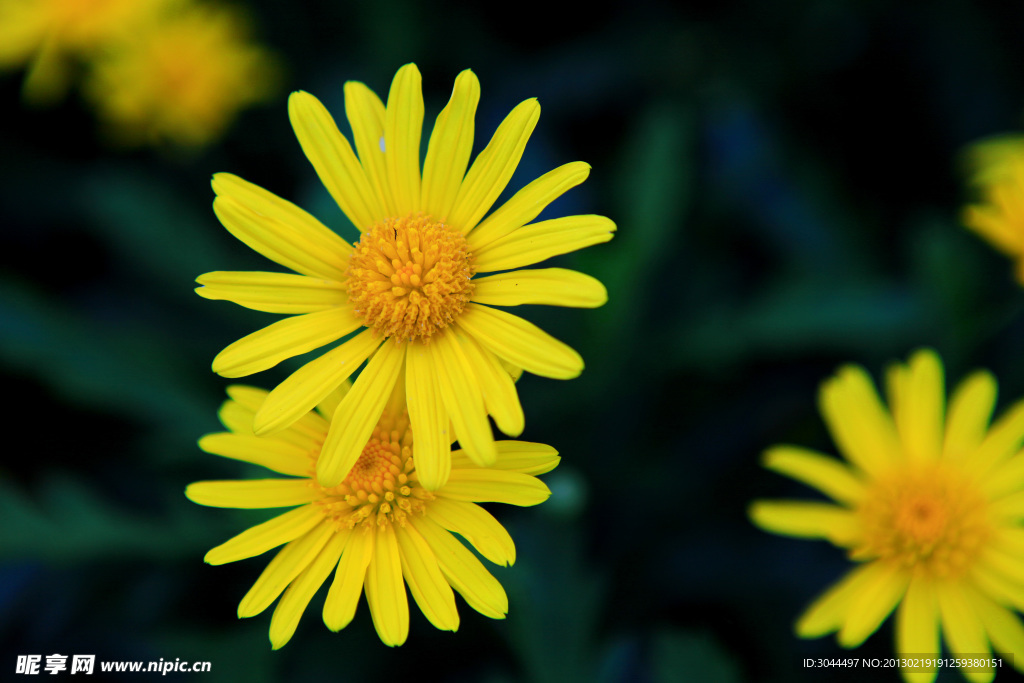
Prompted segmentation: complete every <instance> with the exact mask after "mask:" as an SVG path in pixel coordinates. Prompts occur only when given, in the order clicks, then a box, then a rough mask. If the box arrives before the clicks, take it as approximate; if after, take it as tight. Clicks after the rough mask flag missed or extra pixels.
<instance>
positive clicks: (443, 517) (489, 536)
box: [427, 497, 516, 565]
mask: <svg viewBox="0 0 1024 683" xmlns="http://www.w3.org/2000/svg"><path fill="white" fill-rule="evenodd" d="M427 514H428V515H430V519H432V520H434V521H435V522H437V523H438V524H440V525H441V526H443V527H444V528H445V529H448V530H449V531H454V532H455V533H457V534H459V535H460V536H462V537H463V538H465V539H466V540H467V541H469V542H470V543H472V544H473V547H474V548H476V550H477V552H478V553H480V554H481V555H483V556H484V557H486V558H487V559H488V560H490V561H491V562H493V563H494V564H499V565H511V564H513V563H514V562H515V561H516V546H515V543H513V541H512V537H511V536H509V535H508V531H506V530H505V527H503V526H502V525H501V524H500V523H499V522H498V520H496V519H494V517H493V516H491V513H489V512H487V511H486V510H484V509H483V508H482V507H480V506H479V505H474V504H473V503H465V502H462V501H456V500H449V499H447V498H441V497H439V498H436V499H435V500H432V501H430V507H429V509H428V510H427Z"/></svg>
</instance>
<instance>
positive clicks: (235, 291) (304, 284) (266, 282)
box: [196, 270, 348, 314]
mask: <svg viewBox="0 0 1024 683" xmlns="http://www.w3.org/2000/svg"><path fill="white" fill-rule="evenodd" d="M196 282H198V283H199V284H200V285H202V286H201V287H197V288H196V294H198V295H199V296H201V297H203V298H204V299H214V300H222V301H230V302H232V303H236V304H238V305H239V306H245V307H246V308H251V309H253V310H255V311H263V312H265V313H288V314H296V313H312V312H314V311H324V310H327V309H328V308H335V307H338V306H341V305H343V304H344V303H345V302H346V301H347V300H348V295H347V294H346V292H345V287H344V286H343V285H342V284H341V283H340V282H336V281H334V280H325V279H323V278H313V277H307V276H305V275H293V274H291V273H257V272H235V271H223V270H219V271H215V272H212V273H206V274H205V275H200V276H199V277H198V278H196Z"/></svg>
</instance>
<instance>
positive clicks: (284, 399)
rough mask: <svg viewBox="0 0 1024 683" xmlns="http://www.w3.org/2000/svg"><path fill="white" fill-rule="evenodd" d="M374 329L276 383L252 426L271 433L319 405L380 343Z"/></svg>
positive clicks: (362, 333)
mask: <svg viewBox="0 0 1024 683" xmlns="http://www.w3.org/2000/svg"><path fill="white" fill-rule="evenodd" d="M380 341H381V340H380V337H379V336H377V335H376V334H375V333H374V331H373V330H363V331H362V332H360V333H359V334H357V335H356V336H355V337H353V338H352V339H349V340H348V341H346V342H345V343H343V344H341V345H340V346H339V347H337V348H336V349H332V350H331V351H328V352H327V353H325V354H324V355H322V356H320V357H319V358H316V359H314V360H311V361H310V362H308V363H306V364H305V365H303V366H302V367H301V368H299V369H298V370H296V371H295V372H293V373H292V374H291V375H289V376H288V377H287V379H285V380H284V381H283V382H281V383H280V384H278V385H277V386H276V387H275V388H274V390H273V391H271V392H270V394H269V395H268V396H267V400H266V401H265V402H264V403H263V406H262V407H261V408H260V409H259V411H257V413H256V416H255V419H254V422H253V429H254V430H255V432H256V434H259V435H264V434H270V433H272V432H275V431H277V430H280V429H284V428H285V427H288V426H289V425H290V424H292V423H293V422H294V421H295V420H297V419H299V418H300V417H302V416H303V415H305V414H306V413H308V412H309V411H310V410H312V408H313V407H314V406H315V405H316V404H318V403H319V402H320V401H321V400H323V398H324V397H325V396H327V395H328V394H329V393H331V392H332V391H334V389H336V388H337V387H338V385H340V384H341V383H342V382H344V381H345V380H346V379H348V377H349V376H350V375H351V374H352V373H353V372H355V371H356V369H358V368H359V366H360V365H361V364H362V363H363V361H364V360H366V359H367V358H369V357H370V355H371V354H373V352H374V351H375V350H376V349H377V347H379V346H380Z"/></svg>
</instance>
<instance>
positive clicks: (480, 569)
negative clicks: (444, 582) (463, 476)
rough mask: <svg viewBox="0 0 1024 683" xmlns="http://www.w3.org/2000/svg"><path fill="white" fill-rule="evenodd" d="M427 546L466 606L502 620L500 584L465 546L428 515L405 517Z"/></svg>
mask: <svg viewBox="0 0 1024 683" xmlns="http://www.w3.org/2000/svg"><path fill="white" fill-rule="evenodd" d="M409 524H411V525H412V526H414V527H415V528H416V530H417V531H419V532H420V534H421V535H422V536H423V539H424V540H425V541H426V542H427V543H428V544H429V545H430V549H431V550H432V551H433V553H434V556H435V557H436V558H437V564H438V566H439V567H440V568H441V571H442V572H443V573H444V575H445V578H447V579H448V581H449V583H450V584H451V586H452V588H454V589H455V590H457V591H458V592H459V595H461V596H462V597H463V599H465V601H466V603H467V604H469V606H470V607H472V608H473V609H475V610H476V611H477V612H479V613H480V614H483V615H484V616H486V617H490V618H491V619H504V618H505V615H506V614H508V596H507V595H506V594H505V589H504V588H502V587H501V583H499V582H498V580H497V579H496V578H494V577H493V576H491V573H490V572H488V571H487V569H486V567H484V565H483V564H482V563H481V562H480V560H478V559H477V558H476V555H474V554H473V553H472V552H470V551H469V549H467V548H466V546H464V545H462V543H460V542H459V540H458V539H457V538H455V537H454V536H452V535H451V533H449V532H448V531H447V530H445V529H444V527H442V526H441V525H439V524H437V523H436V522H434V521H432V520H431V519H430V518H428V517H416V518H414V519H410V520H409Z"/></svg>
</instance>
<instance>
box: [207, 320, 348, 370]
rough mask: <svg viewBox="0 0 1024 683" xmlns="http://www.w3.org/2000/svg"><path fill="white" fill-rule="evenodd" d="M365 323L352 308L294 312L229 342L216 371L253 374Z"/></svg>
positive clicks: (214, 364) (314, 347)
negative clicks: (355, 314)
mask: <svg viewBox="0 0 1024 683" xmlns="http://www.w3.org/2000/svg"><path fill="white" fill-rule="evenodd" d="M361 324H362V323H360V321H358V320H356V319H355V318H353V316H352V313H351V311H350V309H348V308H332V309H330V310H327V311H318V312H316V313H305V314H303V315H293V316H291V317H290V318H285V319H284V320H278V321H277V322H276V323H274V324H272V325H268V326H266V327H264V328H263V329H261V330H256V331H255V332H253V333H252V334H249V335H246V336H244V337H242V338H241V339H239V340H238V341H236V342H234V343H232V344H229V345H228V346H227V347H226V348H225V349H224V350H223V351H221V352H220V353H218V354H217V357H216V358H214V359H213V371H214V372H216V373H217V374H218V375H220V376H221V377H244V376H245V375H251V374H253V373H256V372H260V371H262V370H266V369H267V368H272V367H274V366H275V365H277V364H278V363H280V362H281V361H283V360H285V359H287V358H291V357H292V356H298V355H301V354H303V353H307V352H309V351H312V350H313V349H318V348H320V347H321V346H323V345H325V344H330V343H331V342H332V341H335V340H336V339H340V338H341V337H344V336H345V335H346V334H348V333H349V332H352V331H353V330H355V329H356V328H357V327H359V325H361Z"/></svg>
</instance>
